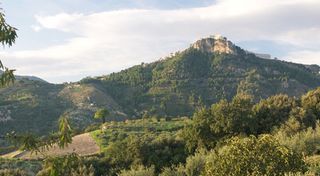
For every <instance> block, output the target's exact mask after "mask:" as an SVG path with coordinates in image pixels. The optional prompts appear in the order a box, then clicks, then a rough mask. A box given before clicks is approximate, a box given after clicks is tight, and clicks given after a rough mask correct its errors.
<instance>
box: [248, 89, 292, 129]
mask: <svg viewBox="0 0 320 176" xmlns="http://www.w3.org/2000/svg"><path fill="white" fill-rule="evenodd" d="M296 106H297V105H296V100H295V99H294V98H291V97H289V96H288V95H284V94H279V95H275V96H272V97H269V98H267V99H264V100H261V101H260V102H259V103H258V104H256V105H254V107H253V113H254V117H255V120H256V125H257V129H256V130H257V133H258V134H262V133H268V132H270V131H271V130H272V129H273V128H274V127H276V126H280V124H281V123H283V122H285V121H287V120H288V118H289V116H290V112H291V110H292V109H293V108H294V107H296Z"/></svg>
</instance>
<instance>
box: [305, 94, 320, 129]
mask: <svg viewBox="0 0 320 176" xmlns="http://www.w3.org/2000/svg"><path fill="white" fill-rule="evenodd" d="M301 105H302V107H303V109H304V110H305V111H306V117H305V120H306V121H308V122H309V123H311V124H315V123H314V122H315V121H316V120H319V119H320V88H318V89H315V90H312V91H309V92H308V93H307V94H305V95H303V96H302V97H301Z"/></svg>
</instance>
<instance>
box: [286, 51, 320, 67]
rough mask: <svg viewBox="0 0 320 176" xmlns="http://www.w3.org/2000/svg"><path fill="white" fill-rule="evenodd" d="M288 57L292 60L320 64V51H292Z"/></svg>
mask: <svg viewBox="0 0 320 176" xmlns="http://www.w3.org/2000/svg"><path fill="white" fill-rule="evenodd" d="M286 58H287V60H288V61H291V62H296V63H305V64H318V65H320V64H319V63H320V62H319V61H320V51H309V50H302V51H296V52H291V53H289V54H288V56H287V57H286Z"/></svg>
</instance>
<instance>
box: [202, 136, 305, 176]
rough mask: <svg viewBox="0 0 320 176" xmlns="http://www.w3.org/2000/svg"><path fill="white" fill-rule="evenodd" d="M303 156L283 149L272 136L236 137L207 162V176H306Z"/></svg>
mask: <svg viewBox="0 0 320 176" xmlns="http://www.w3.org/2000/svg"><path fill="white" fill-rule="evenodd" d="M305 171H306V164H305V163H304V160H303V157H302V155H301V154H298V153H296V152H294V151H292V150H290V149H288V148H287V147H285V146H283V145H280V144H279V143H278V141H276V140H275V139H274V138H273V137H272V136H271V135H262V136H260V137H259V138H257V137H254V136H250V137H247V138H239V137H234V138H231V139H230V140H229V142H228V143H227V144H226V145H225V146H223V147H221V148H220V149H218V150H216V151H212V152H211V153H210V155H209V156H208V158H207V161H206V166H205V174H204V175H208V176H215V175H217V176H218V175H231V176H232V175H234V176H235V175H236V176H242V175H243V176H246V175H284V174H285V173H288V172H291V173H297V172H305Z"/></svg>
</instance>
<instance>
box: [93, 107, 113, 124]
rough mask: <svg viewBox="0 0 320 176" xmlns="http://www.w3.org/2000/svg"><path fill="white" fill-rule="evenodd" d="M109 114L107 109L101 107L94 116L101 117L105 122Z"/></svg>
mask: <svg viewBox="0 0 320 176" xmlns="http://www.w3.org/2000/svg"><path fill="white" fill-rule="evenodd" d="M109 115H110V112H109V111H108V110H107V109H105V108H101V109H98V110H97V111H96V113H95V114H94V118H95V119H101V120H102V123H105V122H106V117H108V116H109Z"/></svg>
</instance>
